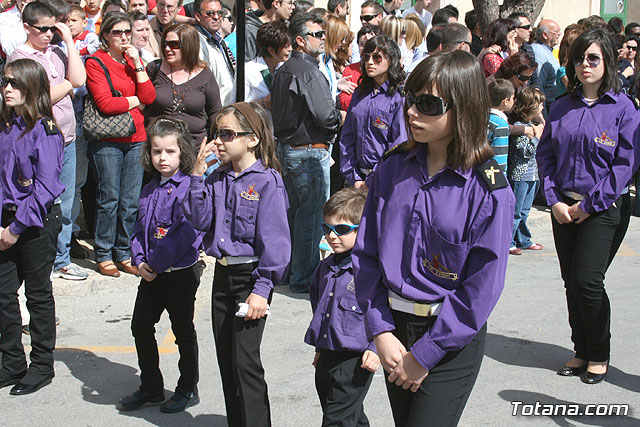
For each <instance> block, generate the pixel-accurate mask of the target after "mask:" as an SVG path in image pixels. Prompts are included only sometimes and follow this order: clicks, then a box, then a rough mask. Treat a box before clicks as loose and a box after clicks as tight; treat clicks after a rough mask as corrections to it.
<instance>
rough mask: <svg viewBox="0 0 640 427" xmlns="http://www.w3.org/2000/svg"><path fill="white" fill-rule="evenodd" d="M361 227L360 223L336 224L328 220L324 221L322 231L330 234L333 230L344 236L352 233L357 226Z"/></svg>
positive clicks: (337, 234)
mask: <svg viewBox="0 0 640 427" xmlns="http://www.w3.org/2000/svg"><path fill="white" fill-rule="evenodd" d="M358 227H360V225H350V224H336V225H329V224H327V223H326V222H323V223H322V231H323V232H324V234H326V235H329V234H331V232H332V231H333V232H334V233H336V236H344V235H345V234H349V233H351V232H352V231H353V230H355V229H356V228H358Z"/></svg>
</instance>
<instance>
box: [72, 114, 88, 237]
mask: <svg viewBox="0 0 640 427" xmlns="http://www.w3.org/2000/svg"><path fill="white" fill-rule="evenodd" d="M82 116H83V111H78V112H76V187H75V196H74V198H73V208H72V209H71V221H73V232H74V233H76V232H78V231H80V226H79V225H78V224H77V223H76V220H77V219H78V217H79V216H80V209H81V205H82V195H81V190H82V187H84V184H86V182H87V172H88V170H89V157H88V155H87V148H88V145H89V142H88V141H87V139H86V138H85V137H84V135H83V134H82Z"/></svg>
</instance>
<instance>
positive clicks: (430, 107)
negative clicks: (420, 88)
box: [407, 92, 450, 116]
mask: <svg viewBox="0 0 640 427" xmlns="http://www.w3.org/2000/svg"><path fill="white" fill-rule="evenodd" d="M414 104H415V106H416V108H417V109H418V112H420V114H424V115H425V116H441V115H443V114H444V113H446V112H447V111H448V110H449V109H450V107H449V106H448V105H447V104H445V103H444V100H443V99H442V98H440V97H439V96H435V95H431V94H430V93H425V94H422V95H419V96H415V95H414V94H412V93H411V92H407V109H409V108H411V106H412V105H414Z"/></svg>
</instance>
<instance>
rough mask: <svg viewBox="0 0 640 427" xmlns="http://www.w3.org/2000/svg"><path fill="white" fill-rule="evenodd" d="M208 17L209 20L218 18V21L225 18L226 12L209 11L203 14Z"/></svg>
mask: <svg viewBox="0 0 640 427" xmlns="http://www.w3.org/2000/svg"><path fill="white" fill-rule="evenodd" d="M202 13H204V14H205V15H207V16H208V17H209V18H214V17H217V18H218V19H220V18H222V17H223V16H224V10H207V11H206V12H202Z"/></svg>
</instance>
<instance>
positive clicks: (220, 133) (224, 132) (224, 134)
mask: <svg viewBox="0 0 640 427" xmlns="http://www.w3.org/2000/svg"><path fill="white" fill-rule="evenodd" d="M245 135H253V132H236V131H235V130H233V129H216V131H215V133H214V134H213V139H218V138H220V141H222V142H231V141H233V140H234V139H236V138H237V137H239V136H245Z"/></svg>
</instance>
